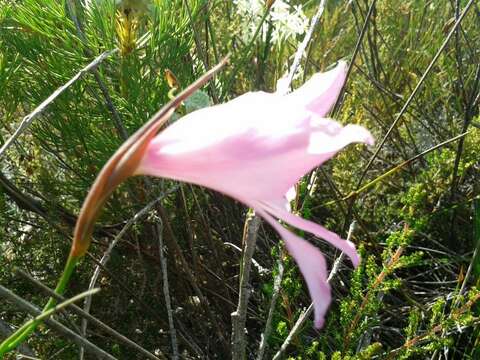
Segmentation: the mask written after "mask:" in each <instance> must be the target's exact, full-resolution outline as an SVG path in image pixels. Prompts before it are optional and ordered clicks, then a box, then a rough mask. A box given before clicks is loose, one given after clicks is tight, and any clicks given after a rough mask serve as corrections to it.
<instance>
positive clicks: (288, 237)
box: [255, 207, 332, 328]
mask: <svg viewBox="0 0 480 360" xmlns="http://www.w3.org/2000/svg"><path fill="white" fill-rule="evenodd" d="M255 211H256V212H257V214H259V215H260V216H261V217H262V218H264V219H265V220H266V221H267V222H268V223H269V224H270V225H271V226H272V227H273V228H274V229H275V230H276V231H277V232H278V233H279V234H280V236H281V237H282V238H283V240H284V241H285V245H286V247H287V250H288V252H289V253H290V255H292V257H293V258H294V259H295V261H296V262H297V264H298V267H299V268H300V271H301V272H302V275H303V277H304V278H305V281H306V283H307V287H308V291H309V292H310V297H311V298H312V301H313V306H314V312H315V318H314V325H315V327H316V328H321V327H322V326H323V324H324V322H325V319H324V318H325V314H326V312H327V310H328V307H329V305H330V301H331V299H332V298H331V294H330V285H329V284H328V283H327V264H326V262H325V258H324V257H323V254H322V253H321V252H320V250H319V249H317V248H316V247H315V246H313V245H312V244H310V243H309V242H307V241H305V240H304V239H302V238H300V237H298V236H297V235H295V234H293V233H292V232H290V231H288V230H287V229H285V228H284V227H283V226H282V225H280V224H279V223H278V222H277V220H275V219H274V218H273V217H272V216H271V215H270V214H268V213H267V212H266V211H265V210H264V209H261V208H259V207H256V208H255Z"/></svg>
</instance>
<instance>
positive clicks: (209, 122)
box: [135, 62, 373, 327]
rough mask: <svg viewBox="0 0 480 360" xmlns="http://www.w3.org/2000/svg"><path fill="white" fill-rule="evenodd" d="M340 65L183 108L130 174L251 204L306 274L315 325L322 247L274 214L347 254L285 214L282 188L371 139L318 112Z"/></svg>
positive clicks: (327, 235)
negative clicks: (286, 83)
mask: <svg viewBox="0 0 480 360" xmlns="http://www.w3.org/2000/svg"><path fill="white" fill-rule="evenodd" d="M345 70H346V65H345V63H343V62H341V63H340V64H339V65H338V66H337V67H336V68H335V69H333V70H331V71H329V72H326V73H323V74H317V75H314V76H313V77H312V78H311V79H310V80H309V81H308V82H307V83H305V84H304V85H303V86H302V87H301V88H299V89H298V90H296V91H294V92H293V93H291V94H289V95H286V96H283V95H278V94H275V93H273V94H270V93H265V92H253V93H247V94H244V95H242V96H240V97H238V98H236V99H234V100H232V101H230V102H228V103H225V104H222V105H217V106H213V107H209V108H205V109H201V110H198V111H195V112H193V113H190V114H188V115H186V116H185V117H183V118H182V119H180V120H178V121H177V122H175V123H174V124H172V125H170V126H169V127H167V128H166V129H165V130H163V131H162V132H160V133H159V134H158V135H157V136H156V137H155V138H154V139H153V140H152V141H151V142H150V143H149V144H148V146H147V148H146V152H145V155H144V156H143V158H142V159H141V162H140V164H139V166H138V168H137V169H136V171H135V173H136V174H145V175H153V176H158V177H164V178H170V179H175V180H180V181H186V182H190V183H194V184H198V185H203V186H205V187H208V188H211V189H214V190H217V191H220V192H222V193H224V194H227V195H229V196H231V197H233V198H235V199H237V200H239V201H241V202H243V203H244V204H246V205H248V206H250V207H252V208H254V209H255V211H256V212H257V214H258V215H260V216H261V217H263V218H264V219H265V220H266V221H267V222H268V223H270V224H271V225H272V226H273V227H274V228H275V230H277V231H278V233H279V234H280V236H281V237H282V238H283V239H284V240H285V244H286V246H287V249H288V251H289V252H290V254H291V255H292V256H293V257H294V258H295V260H296V262H297V263H298V265H299V267H300V270H301V272H302V274H303V276H304V278H305V280H306V282H307V285H308V288H309V291H310V295H311V297H312V299H313V301H314V305H315V325H316V326H317V327H321V326H322V324H323V317H324V314H325V312H326V310H327V308H328V305H329V303H330V289H329V286H328V284H327V282H326V279H327V269H326V263H325V260H324V258H323V255H322V254H321V252H320V251H319V250H318V249H317V248H316V247H314V246H313V245H311V244H310V243H308V242H306V241H305V240H303V239H301V238H299V237H298V236H296V235H294V234H293V233H291V232H290V231H288V230H287V229H285V228H284V227H283V226H281V225H279V223H278V222H277V221H276V219H275V218H277V219H279V220H282V221H284V222H285V223H288V224H290V225H292V226H294V227H297V228H299V229H302V230H305V231H308V232H310V233H313V234H315V235H316V236H318V237H320V238H322V239H324V240H326V241H328V242H329V243H331V244H332V245H333V246H335V247H337V248H339V249H340V250H342V251H343V252H344V253H345V254H346V255H348V256H349V257H350V259H351V260H352V263H353V264H354V265H355V266H356V265H357V264H358V262H359V257H358V254H357V252H356V251H355V246H354V245H353V244H352V243H351V242H347V241H345V240H342V239H341V238H340V237H339V236H338V235H336V234H335V233H333V232H331V231H328V230H327V229H325V228H324V227H322V226H320V225H318V224H315V223H313V222H311V221H308V220H305V219H303V218H301V217H299V216H296V215H293V214H291V213H290V212H289V211H288V210H287V209H288V208H289V203H288V200H287V197H286V194H287V192H288V191H289V189H291V188H292V187H293V186H294V184H295V183H296V182H297V181H298V180H299V179H300V178H301V177H302V176H304V175H305V174H306V173H308V172H309V171H311V170H312V169H314V168H315V167H317V166H319V165H321V164H322V163H323V162H325V161H326V160H328V159H329V158H331V157H332V156H333V155H335V153H336V152H337V151H339V150H340V149H341V148H343V147H344V146H346V145H348V144H350V143H352V142H365V143H369V144H371V143H372V142H373V139H372V136H371V135H370V133H369V132H368V131H367V130H365V129H364V128H363V127H360V126H357V125H347V126H345V127H342V126H341V125H339V124H338V123H336V122H335V121H332V120H329V119H326V118H324V116H325V115H326V114H327V112H328V111H329V110H330V108H331V107H332V105H333V104H334V102H335V101H336V99H337V97H338V95H339V93H340V90H341V88H342V86H343V83H344V81H345V73H346V71H345Z"/></svg>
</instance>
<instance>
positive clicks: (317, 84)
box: [287, 61, 347, 117]
mask: <svg viewBox="0 0 480 360" xmlns="http://www.w3.org/2000/svg"><path fill="white" fill-rule="evenodd" d="M346 74H347V63H346V62H345V61H339V62H338V65H337V66H336V67H335V68H334V69H332V70H330V71H327V72H324V73H318V74H315V75H313V76H312V77H311V78H310V80H308V81H307V82H305V84H303V85H302V86H301V87H300V88H298V89H297V90H295V91H293V92H292V93H291V94H289V95H287V98H288V99H289V100H291V101H292V102H293V103H295V104H297V105H298V106H302V107H304V108H305V109H307V110H309V111H311V112H313V113H315V114H316V115H317V116H320V117H324V116H325V115H326V114H327V113H328V112H329V111H330V109H331V108H332V106H333V105H334V104H335V102H336V101H337V98H338V96H339V94H340V91H341V90H342V87H343V84H344V83H345V78H346Z"/></svg>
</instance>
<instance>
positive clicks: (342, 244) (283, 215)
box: [262, 202, 360, 267]
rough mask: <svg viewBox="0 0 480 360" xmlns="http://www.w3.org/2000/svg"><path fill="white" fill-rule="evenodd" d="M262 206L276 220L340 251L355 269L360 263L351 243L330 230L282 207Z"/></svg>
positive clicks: (270, 204)
mask: <svg viewBox="0 0 480 360" xmlns="http://www.w3.org/2000/svg"><path fill="white" fill-rule="evenodd" d="M262 205H263V206H264V207H265V209H266V210H267V211H268V212H269V213H271V214H272V215H274V216H276V217H277V218H279V219H281V220H283V221H285V222H286V223H288V224H290V225H293V226H295V227H296V228H299V229H301V230H304V231H308V232H310V233H312V234H314V235H316V236H318V237H320V238H322V239H324V240H326V241H328V242H329V243H330V244H332V245H333V246H335V247H336V248H338V249H340V250H341V251H342V252H344V253H345V254H346V255H347V256H348V257H349V258H350V260H351V261H352V264H353V266H355V267H357V266H358V264H359V263H360V256H359V255H358V253H357V251H356V249H355V245H354V244H353V243H352V242H351V241H347V240H343V239H342V238H341V237H340V236H338V235H337V234H335V233H334V232H332V231H330V230H327V229H325V228H324V227H323V226H321V225H318V224H316V223H314V222H312V221H308V220H305V219H303V218H302V217H300V216H297V215H294V214H292V213H290V212H288V211H286V210H284V209H283V208H282V207H280V206H277V205H275V204H274V203H271V202H262Z"/></svg>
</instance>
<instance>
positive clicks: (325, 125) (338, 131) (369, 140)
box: [307, 117, 374, 161]
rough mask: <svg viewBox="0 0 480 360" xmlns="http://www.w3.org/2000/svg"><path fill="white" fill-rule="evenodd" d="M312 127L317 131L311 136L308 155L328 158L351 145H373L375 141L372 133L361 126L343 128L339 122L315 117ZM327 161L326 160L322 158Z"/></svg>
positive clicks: (350, 125)
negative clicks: (325, 155)
mask: <svg viewBox="0 0 480 360" xmlns="http://www.w3.org/2000/svg"><path fill="white" fill-rule="evenodd" d="M311 124H312V127H313V128H314V129H315V130H314V131H312V133H311V135H310V142H309V144H308V149H307V153H309V154H319V155H324V154H328V155H329V156H327V157H328V158H330V157H331V156H333V155H334V154H335V153H336V152H337V151H339V150H341V149H342V148H344V147H345V146H347V145H349V144H351V143H365V144H368V145H373V143H374V140H373V136H372V134H370V131H368V130H367V129H365V128H364V127H362V126H359V125H352V124H348V125H346V126H344V127H342V126H341V125H340V124H339V123H338V122H336V121H334V120H331V119H326V118H320V117H313V118H312V120H311ZM322 160H323V161H325V158H322Z"/></svg>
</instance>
